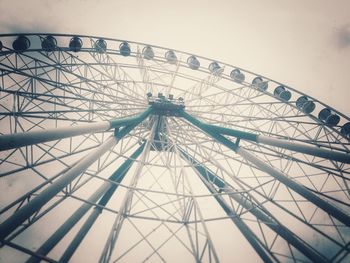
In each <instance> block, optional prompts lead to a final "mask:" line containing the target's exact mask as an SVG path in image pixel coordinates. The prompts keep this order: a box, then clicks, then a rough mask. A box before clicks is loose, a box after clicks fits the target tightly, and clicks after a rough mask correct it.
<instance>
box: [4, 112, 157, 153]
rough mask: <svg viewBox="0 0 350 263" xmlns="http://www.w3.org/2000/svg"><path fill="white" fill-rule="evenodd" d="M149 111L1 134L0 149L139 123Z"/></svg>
mask: <svg viewBox="0 0 350 263" xmlns="http://www.w3.org/2000/svg"><path fill="white" fill-rule="evenodd" d="M150 112H151V107H149V108H147V109H146V110H145V111H144V112H142V113H140V114H138V115H136V116H132V117H126V118H120V119H113V120H110V121H102V122H96V123H89V124H82V125H77V126H69V127H64V128H55V129H48V130H40V131H29V132H23V133H14V134H6V135H1V136H0V151H4V150H9V149H13V148H18V147H22V146H27V145H32V144H37V143H43V142H48V141H53V140H58V139H64V138H68V137H73V136H78V135H83V134H87V133H95V132H104V131H108V130H110V129H112V128H117V127H122V126H129V125H131V124H134V123H139V122H140V120H143V119H144V118H145V116H148V115H149V113H150Z"/></svg>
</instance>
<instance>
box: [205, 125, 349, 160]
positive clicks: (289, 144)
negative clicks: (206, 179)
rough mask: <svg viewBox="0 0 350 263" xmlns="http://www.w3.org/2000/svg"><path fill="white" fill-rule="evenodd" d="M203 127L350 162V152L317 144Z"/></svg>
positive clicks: (214, 127) (223, 128) (329, 158)
mask: <svg viewBox="0 0 350 263" xmlns="http://www.w3.org/2000/svg"><path fill="white" fill-rule="evenodd" d="M201 125H202V126H203V127H206V128H207V129H208V130H211V131H213V132H216V133H220V134H223V135H229V136H233V137H236V138H239V139H242V140H248V141H253V142H256V143H261V144H265V145H270V146H275V147H279V148H283V149H288V150H291V151H294V152H300V153H305V154H308V155H313V156H317V157H321V158H325V159H328V160H333V161H338V162H342V163H350V153H343V152H339V151H335V150H328V149H324V148H319V147H317V146H309V145H306V144H303V143H298V142H293V141H288V140H286V139H278V138H273V137H269V136H264V135H258V134H254V133H250V132H245V131H239V130H235V129H231V128H225V127H220V126H217V125H212V124H206V123H203V122H201Z"/></svg>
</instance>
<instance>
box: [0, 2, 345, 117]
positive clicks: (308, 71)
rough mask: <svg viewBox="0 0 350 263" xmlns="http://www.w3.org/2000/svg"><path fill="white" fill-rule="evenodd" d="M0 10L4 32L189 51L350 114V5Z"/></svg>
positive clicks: (26, 6) (35, 5) (30, 6)
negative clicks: (81, 37)
mask: <svg viewBox="0 0 350 263" xmlns="http://www.w3.org/2000/svg"><path fill="white" fill-rule="evenodd" d="M0 10H1V11H2V12H1V15H0V32H1V33H16V32H17V33H19V32H50V33H72V34H86V35H94V36H105V37H112V38H118V39H126V40H132V41H138V42H144V43H149V44H155V45H159V46H164V47H169V48H173V49H177V50H182V51H187V52H191V53H194V54H198V55H202V56H205V57H209V58H212V59H215V60H219V61H223V62H226V63H228V64H232V65H236V66H239V67H242V68H245V69H247V70H250V71H253V72H255V73H258V74H262V75H264V76H267V77H270V78H272V79H274V80H276V81H279V82H282V83H285V84H286V85H288V86H291V87H293V88H295V89H297V90H300V91H301V92H304V93H306V94H309V95H311V96H313V97H315V98H317V99H319V100H320V101H323V102H325V103H326V104H328V105H330V106H332V107H334V108H336V109H338V110H339V111H340V112H343V113H345V114H346V115H350V106H349V102H350V101H349V97H350V96H349V94H350V92H349V89H350V83H349V79H350V74H349V69H350V16H349V10H350V1H349V0H338V1H335V0H328V1H326V0H309V1H308V0H304V1H301V0H299V1H296V0H275V1H273V0H264V1H261V0H254V1H253V0H240V1H235V0H216V1H214V0H211V1H205V0H195V1H191V0H172V1H167V0H147V1H141V0H139V1H136V0H123V1H121V0H108V1H107V0H104V1H102V0H56V1H50V0H46V1H45V0H31V1H29V0H28V1H25V0H17V1H16V0H0ZM316 114H317V113H316Z"/></svg>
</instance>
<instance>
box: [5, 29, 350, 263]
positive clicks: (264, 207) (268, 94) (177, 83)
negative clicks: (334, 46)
mask: <svg viewBox="0 0 350 263" xmlns="http://www.w3.org/2000/svg"><path fill="white" fill-rule="evenodd" d="M0 41H1V44H2V45H0V46H1V47H2V48H1V49H0V181H1V183H0V244H1V245H0V246H1V247H0V261H4V262H28V263H33V262H39V261H43V262H146V261H149V262H232V261H242V262H258V261H263V262H348V261H349V260H350V247H349V244H350V189H349V184H350V182H349V180H350V175H349V173H350V149H349V146H350V144H349V140H350V119H349V117H347V116H345V115H344V114H342V113H340V112H338V111H336V110H335V109H333V108H332V107H330V106H328V105H326V104H324V103H322V102H320V101H318V100H317V99H316V98H312V97H310V96H308V95H306V94H303V93H301V92H299V91H297V90H295V89H293V88H291V87H288V86H286V85H283V84H282V83H279V82H276V81H274V80H272V79H269V78H267V77H264V76H261V75H258V74H255V73H253V72H249V71H247V70H244V69H241V68H239V67H235V66H232V65H229V64H226V63H223V62H219V61H213V60H211V59H208V58H205V57H201V56H195V55H193V54H189V53H186V52H181V51H178V50H171V49H166V48H162V47H158V46H152V45H147V44H143V43H137V42H126V41H124V40H117V39H108V38H100V37H94V36H78V35H76V36H72V35H66V34H25V35H24V34H19V35H18V34H17V35H12V34H7V35H0Z"/></svg>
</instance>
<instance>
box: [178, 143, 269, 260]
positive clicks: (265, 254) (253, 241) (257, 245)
mask: <svg viewBox="0 0 350 263" xmlns="http://www.w3.org/2000/svg"><path fill="white" fill-rule="evenodd" d="M180 152H181V157H182V158H184V159H185V160H186V161H187V162H189V163H190V164H191V165H192V166H193V168H194V169H195V171H196V172H197V173H198V174H199V175H200V179H201V180H202V182H203V183H204V184H205V186H206V187H207V188H208V190H209V192H210V193H212V194H214V195H213V196H214V198H215V199H216V201H217V202H218V203H219V205H220V206H221V207H222V209H223V210H224V211H225V212H226V214H227V216H228V217H230V218H231V220H232V222H233V223H234V224H235V225H236V226H237V228H238V229H239V230H240V231H241V233H242V234H243V236H244V237H245V238H246V239H247V240H248V242H249V243H250V245H251V246H252V247H253V248H254V250H255V251H256V253H257V254H258V255H259V256H260V257H261V259H262V260H263V261H264V262H270V263H272V262H274V260H273V259H275V258H274V256H273V255H272V254H271V252H270V251H269V250H268V249H266V247H265V246H263V245H262V244H261V242H260V240H259V239H258V238H257V236H256V235H255V234H254V233H253V231H252V230H251V229H250V228H249V227H248V226H247V225H246V224H245V223H244V222H243V220H242V219H241V218H240V217H239V215H238V214H237V213H236V212H235V211H234V210H233V209H232V208H231V207H230V206H229V205H228V204H227V203H226V201H225V200H224V199H223V198H222V197H221V196H220V195H218V193H219V192H218V191H217V190H216V189H215V188H214V187H213V184H212V182H211V181H209V180H208V178H206V175H205V168H204V167H203V166H201V165H199V164H196V163H193V159H191V157H190V156H189V155H187V154H186V153H185V152H184V151H182V150H181V149H180ZM214 180H216V179H214Z"/></svg>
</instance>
